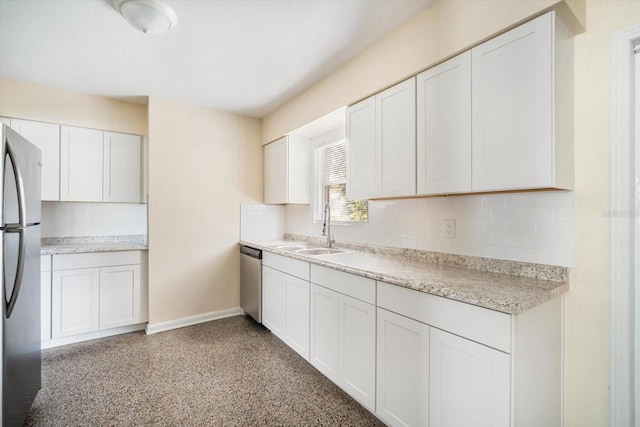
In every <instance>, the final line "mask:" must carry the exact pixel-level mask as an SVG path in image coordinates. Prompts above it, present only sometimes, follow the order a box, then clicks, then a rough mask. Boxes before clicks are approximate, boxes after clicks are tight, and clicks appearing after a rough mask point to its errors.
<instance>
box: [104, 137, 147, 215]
mask: <svg viewBox="0 0 640 427" xmlns="http://www.w3.org/2000/svg"><path fill="white" fill-rule="evenodd" d="M140 147H141V141H140V137H139V136H138V135H129V134H125V133H114V132H105V133H104V158H103V165H104V179H103V190H102V195H103V201H105V202H127V203H138V202H140V199H141V190H140V178H141V175H142V174H141V169H140V167H141V161H140Z"/></svg>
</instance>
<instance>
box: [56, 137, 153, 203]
mask: <svg viewBox="0 0 640 427" xmlns="http://www.w3.org/2000/svg"><path fill="white" fill-rule="evenodd" d="M60 134H61V141H60V200H62V201H73V202H122V203H139V202H140V201H141V196H142V195H141V177H142V173H141V165H142V161H141V146H142V142H141V140H140V136H138V135H129V134H124V133H115V132H103V131H101V130H95V129H86V128H79V127H72V126H62V127H61V131H60Z"/></svg>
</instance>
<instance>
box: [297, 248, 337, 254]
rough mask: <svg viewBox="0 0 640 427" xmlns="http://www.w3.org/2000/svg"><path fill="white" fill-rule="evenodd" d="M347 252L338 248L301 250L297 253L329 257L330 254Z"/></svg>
mask: <svg viewBox="0 0 640 427" xmlns="http://www.w3.org/2000/svg"><path fill="white" fill-rule="evenodd" d="M342 252H347V251H346V250H345V249H338V248H309V249H299V250H297V251H296V253H298V254H302V255H329V254H337V253H342Z"/></svg>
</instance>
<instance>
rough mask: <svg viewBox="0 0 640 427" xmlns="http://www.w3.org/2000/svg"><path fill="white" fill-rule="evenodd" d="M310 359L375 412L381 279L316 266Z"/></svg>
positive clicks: (313, 275)
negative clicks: (377, 309)
mask: <svg viewBox="0 0 640 427" xmlns="http://www.w3.org/2000/svg"><path fill="white" fill-rule="evenodd" d="M310 280H311V282H312V302H311V303H312V309H311V311H312V315H311V342H312V351H311V356H310V361H311V363H312V364H314V366H316V367H318V370H320V372H323V373H325V372H328V373H329V375H327V376H329V378H331V379H332V380H333V381H334V382H336V384H338V385H339V386H340V387H341V388H342V389H343V390H345V391H346V392H347V393H349V394H350V395H351V396H353V397H354V398H355V399H356V400H358V401H359V402H360V403H361V404H362V405H364V406H365V407H367V408H368V409H370V410H371V411H374V410H375V387H376V384H375V378H376V314H375V281H374V280H371V279H368V278H365V277H361V276H356V275H354V274H349V273H345V272H342V271H338V270H334V269H331V268H326V267H322V266H319V265H316V264H311V271H310Z"/></svg>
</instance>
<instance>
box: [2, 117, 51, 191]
mask: <svg viewBox="0 0 640 427" xmlns="http://www.w3.org/2000/svg"><path fill="white" fill-rule="evenodd" d="M11 128H12V129H13V130H15V131H16V132H18V133H19V134H20V135H22V136H24V137H25V138H26V139H28V140H29V141H30V142H31V143H33V144H34V145H35V146H36V147H38V148H39V149H40V150H42V200H47V201H56V200H60V125H56V124H51V123H43V122H34V121H30V120H19V119H11Z"/></svg>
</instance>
